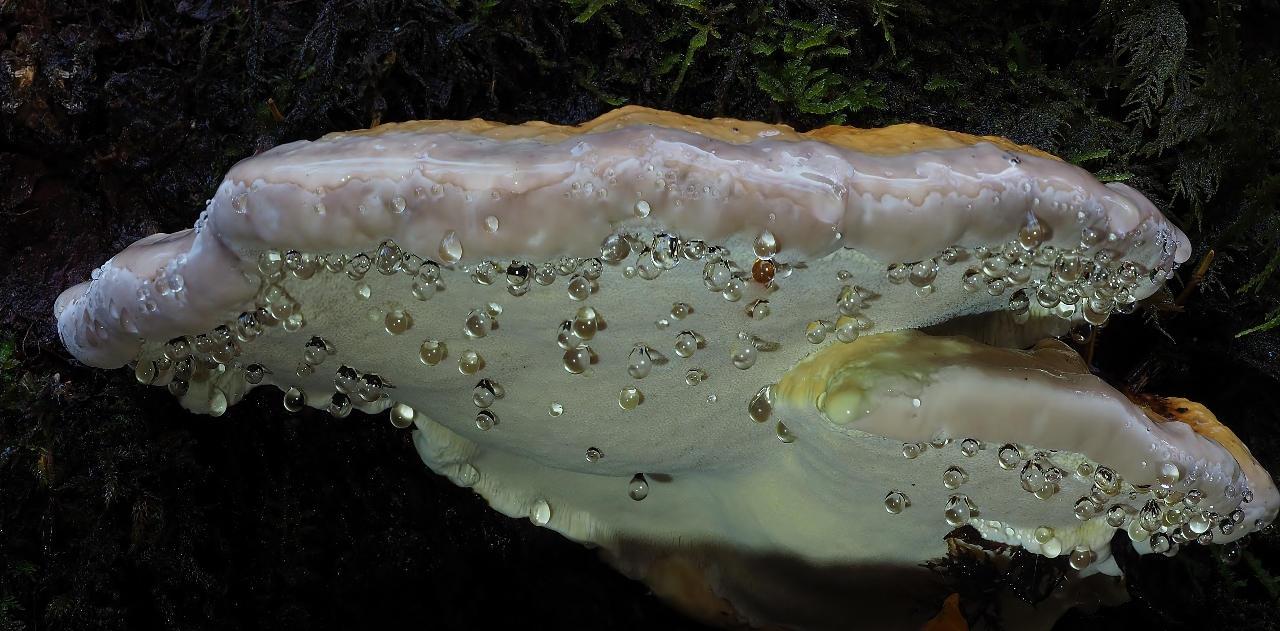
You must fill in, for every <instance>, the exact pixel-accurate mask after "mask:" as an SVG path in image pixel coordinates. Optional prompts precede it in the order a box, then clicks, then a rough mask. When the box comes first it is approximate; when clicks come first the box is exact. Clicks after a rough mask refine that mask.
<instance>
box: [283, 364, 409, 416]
mask: <svg viewBox="0 0 1280 631" xmlns="http://www.w3.org/2000/svg"><path fill="white" fill-rule="evenodd" d="M393 388H395V386H394V385H392V384H391V383H390V382H389V381H387V380H386V378H384V377H382V376H380V375H378V374H376V373H371V372H370V373H361V372H360V371H358V370H356V369H354V368H352V367H350V366H347V365H346V364H343V365H341V366H339V367H338V369H337V370H336V371H335V372H334V374H333V389H334V392H333V394H332V395H330V397H329V403H328V405H327V406H326V409H327V410H328V411H329V413H330V414H332V415H333V416H334V418H346V417H347V415H349V414H351V409H352V407H353V406H354V404H355V403H356V402H360V403H365V404H368V403H375V402H377V401H380V400H383V399H387V398H390V393H388V392H387V391H388V390H390V389H393ZM290 395H294V396H290ZM304 399H305V397H303V396H302V390H301V389H300V388H298V387H297V386H292V387H290V388H289V392H286V393H285V400H284V407H285V409H288V410H289V411H290V412H296V411H298V410H299V409H301V408H302V404H303V402H304Z"/></svg>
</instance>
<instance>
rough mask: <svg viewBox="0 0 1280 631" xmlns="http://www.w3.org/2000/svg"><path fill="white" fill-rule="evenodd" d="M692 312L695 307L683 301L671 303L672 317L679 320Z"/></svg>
mask: <svg viewBox="0 0 1280 631" xmlns="http://www.w3.org/2000/svg"><path fill="white" fill-rule="evenodd" d="M692 312H693V308H692V307H690V306H689V305H687V304H685V303H683V302H673V303H671V317H673V318H675V319H677V320H683V319H685V317H686V316H688V315H689V314H690V313H692Z"/></svg>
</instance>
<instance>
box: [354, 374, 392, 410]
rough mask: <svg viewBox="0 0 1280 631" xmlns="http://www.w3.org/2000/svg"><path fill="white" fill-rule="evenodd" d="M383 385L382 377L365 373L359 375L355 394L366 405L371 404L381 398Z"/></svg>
mask: <svg viewBox="0 0 1280 631" xmlns="http://www.w3.org/2000/svg"><path fill="white" fill-rule="evenodd" d="M385 385H386V384H384V383H383V381H382V377H379V376H378V375H375V374H373V373H366V374H364V375H361V376H360V380H359V381H357V382H356V393H357V394H358V395H360V398H361V399H362V400H364V401H365V402H366V403H373V402H374V401H377V400H378V399H381V398H382V388H383V386H385Z"/></svg>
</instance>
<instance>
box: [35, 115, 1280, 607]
mask: <svg viewBox="0 0 1280 631" xmlns="http://www.w3.org/2000/svg"><path fill="white" fill-rule="evenodd" d="M1189 252H1190V246H1189V244H1188V243H1187V239H1186V237H1185V236H1184V235H1183V234H1182V233H1181V232H1180V231H1179V230H1178V229H1177V228H1175V227H1174V226H1172V225H1170V224H1169V223H1168V222H1167V221H1166V220H1165V218H1164V217H1163V216H1161V214H1160V213H1159V211H1158V210H1157V209H1156V208H1155V207H1154V206H1153V205H1152V204H1151V203H1150V202H1149V201H1148V200H1147V199H1146V198H1144V197H1143V196H1142V195H1141V194H1139V193H1137V192H1136V191H1134V190H1133V189H1131V188H1129V187H1127V186H1124V185H1122V184H1107V185H1103V184H1101V183H1099V182H1098V181H1096V180H1095V179H1093V178H1092V177H1090V176H1089V174H1088V173H1086V172H1085V171H1083V170H1081V169H1079V168H1077V167H1074V166H1072V165H1069V164H1066V163H1063V162H1062V161H1060V160H1057V159H1056V158H1053V157H1052V156H1048V155H1046V154H1044V153H1042V152H1040V151H1037V150H1035V149H1031V148H1028V147H1022V146H1018V145H1016V144H1014V143H1012V142H1010V141H1007V140H1004V139H1000V138H989V137H985V138H979V137H974V136H967V135H964V134H957V133H952V132H946V131H941V130H937V129H932V128H928V127H922V126H918V125H898V126H894V127H890V128H886V129H877V130H859V129H852V128H845V127H828V128H824V129H819V130H816V131H813V132H809V133H804V134H801V133H796V132H794V131H793V130H791V129H790V128H787V127H775V126H769V125H763V124H760V123H752V122H744V121H736V120H729V119H715V120H700V119H694V118H689V117H685V116H679V115H676V114H670V113H665V112H657V111H652V110H646V109H642V108H635V107H628V108H622V109H620V110H617V111H615V112H612V113H610V114H607V115H605V116H602V117H600V118H598V119H596V120H594V121H590V122H588V123H586V124H584V125H582V126H579V127H560V126H553V125H547V124H542V123H529V124H525V125H519V126H505V125H500V124H496V123H488V122H484V121H478V120H473V121H464V122H455V121H422V122H413V123H401V124H392V125H383V126H381V127H378V128H376V129H372V130H368V131H359V132H351V133H339V134H330V135H328V136H325V137H324V138H322V139H320V140H318V141H315V142H297V143H292V144H288V145H283V146H280V147H277V148H275V149H272V150H270V151H267V152H265V153H263V154H261V155H258V156H255V157H253V158H249V159H247V160H245V161H243V162H241V163H239V164H238V165H236V166H235V167H234V168H233V169H232V170H231V171H230V173H228V174H227V177H226V179H225V180H224V181H223V183H222V185H221V186H220V187H219V188H218V190H217V193H216V194H215V195H214V197H213V199H212V200H210V201H209V204H208V208H207V209H206V210H205V212H204V213H203V214H202V215H201V217H200V219H199V221H198V222H197V223H196V226H195V228H194V229H193V230H188V231H185V232H182V233H178V234H174V235H156V236H153V237H149V238H147V239H143V240H142V241H139V242H138V243H136V244H134V245H132V246H130V247H129V248H127V249H126V250H125V251H124V252H122V253H120V254H118V255H117V256H115V257H114V258H112V259H111V260H110V261H108V262H107V263H106V264H105V265H103V266H102V268H100V269H99V270H96V271H95V272H94V274H93V280H91V281H89V282H88V283H84V284H81V285H78V286H76V287H73V288H71V289H68V290H67V291H66V292H64V293H63V295H62V296H61V297H60V298H59V300H58V303H57V314H58V320H59V330H60V332H61V335H62V339H63V341H64V343H65V344H66V345H67V347H68V348H69V349H70V350H71V351H72V352H73V353H74V354H75V355H76V356H77V357H78V358H80V359H81V360H82V361H84V362H85V363H88V364H90V365H93V366H99V367H104V368H108V367H117V366H121V365H124V364H129V365H130V366H131V367H132V369H133V371H134V374H135V375H136V376H137V379H138V381H139V382H140V383H143V384H148V385H156V386H163V387H167V388H168V389H169V390H170V391H171V392H173V393H174V394H175V395H176V396H178V397H179V398H180V400H181V401H182V404H183V405H184V406H185V407H186V408H187V409H190V410H192V411H195V412H200V413H207V414H213V415H219V414H222V413H224V412H225V411H226V409H227V407H228V406H230V405H233V404H234V403H236V402H237V401H239V400H240V399H241V398H243V397H244V395H245V394H246V393H247V392H248V391H249V390H250V389H252V388H254V387H257V386H261V385H273V386H276V387H277V388H279V389H280V390H281V391H282V392H283V393H284V394H283V406H284V408H285V409H286V410H289V411H297V410H300V409H302V407H303V406H310V407H313V408H319V409H325V410H328V411H329V412H330V413H332V414H333V415H334V416H337V417H340V418H341V417H345V416H347V415H349V414H350V413H351V412H352V411H353V410H361V411H364V412H367V413H377V412H380V411H382V410H386V409H388V408H390V409H391V413H390V417H391V420H392V422H393V423H395V424H396V425H397V426H398V427H409V426H413V427H414V442H415V445H416V446H417V448H418V451H419V454H420V455H421V457H422V459H423V461H424V462H425V463H426V464H427V465H428V466H429V467H431V468H432V469H433V470H434V471H436V472H438V473H440V474H441V475H445V476H448V477H449V479H451V480H453V481H454V482H455V483H457V484H458V485H461V486H466V487H470V488H473V489H474V490H475V491H476V492H478V493H480V494H481V495H483V496H484V497H485V498H486V499H487V500H488V501H489V503H490V505H492V506H493V507H494V508H495V509H497V510H499V511H501V512H503V513H505V514H507V515H510V516H513V517H528V518H529V519H530V520H532V521H533V522H534V523H535V524H538V525H540V526H545V527H548V528H552V529H554V530H556V531H558V532H561V533H563V534H564V535H565V536H567V537H569V538H571V539H574V540H576V541H581V542H584V543H591V544H594V545H597V546H599V547H600V548H601V549H602V551H603V553H604V556H605V557H606V558H607V559H608V560H609V561H610V562H612V563H613V564H614V565H615V566H617V567H618V568H619V569H620V570H621V571H623V572H625V573H626V574H628V575H629V576H632V577H635V578H639V579H642V580H645V581H647V582H648V583H649V584H650V585H651V586H653V588H654V590H655V592H657V593H659V594H660V595H663V596H664V597H666V598H669V599H670V600H672V601H673V602H675V603H676V604H677V605H679V606H681V607H683V608H685V609H686V610H688V611H690V612H691V613H693V614H694V615H698V616H701V617H703V618H704V619H708V620H714V621H718V622H720V623H726V622H732V621H738V622H745V623H749V624H751V625H756V626H759V625H764V624H778V625H782V626H786V627H791V628H847V627H848V626H850V625H854V624H856V625H860V626H868V625H870V626H871V627H874V628H888V627H892V626H899V625H902V626H919V624H921V623H922V622H923V621H924V620H926V619H927V618H929V617H930V616H932V615H933V613H935V612H934V611H932V610H929V609H928V608H919V607H915V606H914V605H911V604H908V605H906V606H903V607H893V606H885V604H886V603H900V602H902V600H903V598H905V597H906V596H904V593H905V592H903V591H902V590H901V587H902V585H904V584H920V583H930V582H933V581H936V577H934V576H933V575H931V574H929V572H927V571H926V570H925V569H923V568H922V564H923V563H924V562H926V561H927V560H929V559H934V558H939V557H942V556H943V555H945V554H946V550H947V547H946V543H945V542H944V537H945V536H946V535H947V533H948V532H951V531H952V530H954V529H956V528H958V527H962V526H970V527H972V528H974V529H976V531H977V532H978V533H979V534H980V535H981V536H982V537H983V538H985V539H988V540H990V541H993V542H998V543H1001V544H1008V545H1011V546H1017V547H1020V548H1022V549H1023V550H1026V551H1028V552H1030V553H1034V554H1038V555H1042V556H1044V557H1048V558H1053V559H1063V561H1062V562H1063V563H1065V564H1067V565H1066V566H1064V567H1065V568H1066V570H1068V571H1070V572H1073V575H1072V576H1073V577H1076V578H1079V577H1083V576H1086V575H1088V574H1091V573H1096V572H1101V573H1105V574H1117V573H1118V572H1119V569H1118V568H1117V566H1116V565H1115V563H1114V562H1113V561H1112V560H1111V559H1110V547H1109V542H1110V541H1111V538H1112V535H1113V534H1114V533H1115V532H1116V531H1117V530H1119V529H1124V530H1125V531H1126V532H1127V533H1128V535H1129V537H1130V538H1131V539H1132V541H1133V544H1134V546H1135V548H1137V549H1138V550H1139V551H1140V552H1144V553H1146V552H1156V553H1164V554H1172V553H1174V552H1176V550H1177V549H1178V548H1179V546H1184V545H1190V544H1191V543H1192V542H1198V543H1207V542H1222V541H1231V540H1235V539H1238V538H1240V537H1242V536H1243V535H1244V534H1246V533H1247V532H1250V531H1252V530H1255V529H1257V528H1259V527H1261V526H1263V525H1265V524H1269V523H1270V522H1271V521H1272V520H1273V519H1274V518H1275V516H1276V512H1277V509H1278V508H1280V495H1277V492H1276V488H1275V486H1274V485H1273V483H1272V480H1271V478H1270V477H1269V476H1268V475H1267V474H1266V472H1265V471H1263V470H1262V469H1261V467H1259V466H1258V463H1257V462H1256V461H1255V460H1254V459H1253V458H1252V456H1250V455H1249V453H1248V450H1247V449H1246V448H1245V447H1244V446H1243V445H1241V444H1240V442H1239V441H1238V440H1236V439H1235V437H1234V436H1233V435H1231V434H1230V431H1229V430H1227V429H1226V428H1224V427H1222V426H1221V425H1220V424H1218V423H1217V422H1216V420H1213V419H1212V415H1209V414H1208V412H1207V411H1203V409H1202V408H1199V407H1197V406H1194V405H1193V404H1189V403H1185V402H1180V401H1177V400H1150V401H1145V402H1143V403H1142V405H1139V404H1135V403H1132V402H1130V401H1128V400H1127V399H1125V398H1124V397H1123V396H1122V395H1121V394H1120V393H1118V392H1116V391H1115V390H1114V389H1112V388H1111V387H1109V386H1107V385H1106V384H1105V383H1103V382H1102V381H1101V380H1099V379H1098V378H1096V377H1094V376H1092V375H1091V374H1089V372H1088V370H1087V369H1086V368H1085V366H1084V365H1083V362H1082V361H1081V360H1080V358H1079V357H1078V356H1076V355H1075V354H1074V352H1072V351H1071V350H1070V349H1068V348H1066V347H1064V346H1062V345H1060V344H1056V343H1053V342H1052V341H1049V342H1044V343H1041V344H1040V345H1037V346H1036V347H1035V348H1034V349H1032V350H1030V351H1023V350H1016V349H1017V348H1021V347H1025V346H1029V345H1030V344H1031V343H1033V342H1035V341H1036V340H1038V339H1040V338H1042V337H1044V336H1046V335H1054V334H1061V333H1064V332H1066V331H1067V330H1069V329H1070V328H1071V327H1072V326H1073V325H1075V324H1077V323H1081V322H1087V323H1093V324H1099V323H1101V322H1103V321H1105V320H1106V318H1107V317H1108V316H1109V314H1111V313H1113V312H1126V311H1129V310H1132V309H1133V307H1134V304H1135V303H1136V302H1137V301H1138V300H1141V299H1142V298H1145V297H1147V296H1149V295H1150V294H1152V293H1153V292H1154V291H1156V289H1157V288H1158V287H1159V286H1160V284H1161V283H1162V282H1163V281H1164V280H1165V279H1166V278H1167V277H1168V276H1169V275H1170V274H1171V273H1172V270H1173V268H1174V267H1175V266H1176V265H1177V264H1179V263H1181V262H1183V261H1185V260H1186V258H1187V256H1188V255H1189ZM921 330H927V331H928V333H924V332H921ZM957 333H963V334H965V335H967V336H968V337H961V336H954V335H955V334H957ZM947 335H952V337H948V336H947ZM1175 417H1176V418H1175ZM1170 418H1174V420H1170ZM870 604H875V605H876V606H874V607H871V606H869V605H870Z"/></svg>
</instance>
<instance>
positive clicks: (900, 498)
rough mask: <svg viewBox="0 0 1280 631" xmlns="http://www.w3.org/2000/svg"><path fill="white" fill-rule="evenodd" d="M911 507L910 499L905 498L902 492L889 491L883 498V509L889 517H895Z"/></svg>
mask: <svg viewBox="0 0 1280 631" xmlns="http://www.w3.org/2000/svg"><path fill="white" fill-rule="evenodd" d="M910 506H911V498H909V497H907V494H906V493H903V492H902V491H889V494H888V495H886V496H884V509H885V510H886V511H888V512H889V514H890V515H897V514H899V513H901V512H902V511H904V510H906V509H907V508H909V507H910Z"/></svg>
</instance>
